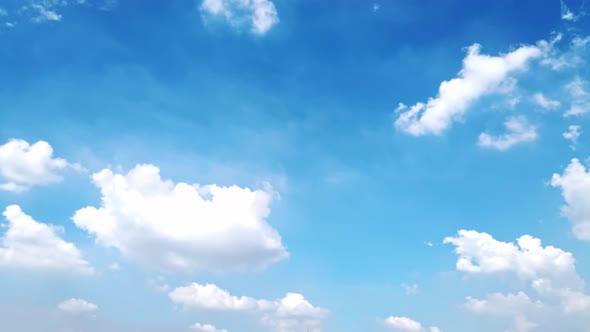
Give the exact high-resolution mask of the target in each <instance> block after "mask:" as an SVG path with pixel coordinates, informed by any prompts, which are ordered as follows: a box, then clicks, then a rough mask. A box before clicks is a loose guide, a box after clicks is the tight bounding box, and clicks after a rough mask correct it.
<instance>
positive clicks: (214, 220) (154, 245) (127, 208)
mask: <svg viewBox="0 0 590 332" xmlns="http://www.w3.org/2000/svg"><path fill="white" fill-rule="evenodd" d="M159 172H160V170H159V169H158V168H157V167H155V166H153V165H138V166H136V167H135V168H134V169H133V170H131V171H130V172H129V173H127V174H126V175H122V174H114V173H113V172H112V171H111V170H109V169H105V170H103V171H101V172H98V173H96V174H94V175H93V176H92V178H93V180H94V183H95V184H96V186H97V187H98V188H100V191H101V193H102V206H101V207H99V208H95V207H85V208H83V209H80V210H78V211H76V213H75V215H74V216H73V221H74V223H75V224H76V225H77V226H78V227H80V228H82V229H84V230H86V231H88V232H89V233H90V234H93V235H94V236H96V239H97V241H98V242H99V243H100V244H102V245H104V246H107V247H113V248H117V249H118V250H120V251H121V253H122V254H123V255H125V256H127V257H130V258H132V259H134V260H137V261H138V262H140V263H141V264H143V265H145V266H149V267H154V268H158V269H163V270H184V271H192V270H211V271H226V270H243V269H249V268H263V267H265V266H267V265H269V264H272V263H275V262H278V261H281V260H283V259H285V258H287V257H288V253H287V251H286V249H285V247H284V245H283V243H282V241H281V237H280V235H279V234H278V232H277V231H276V230H275V229H273V228H272V227H271V226H270V225H269V224H268V223H267V222H266V218H267V217H268V215H269V213H270V208H269V205H270V203H271V201H272V193H270V192H267V191H263V190H254V191H253V190H250V189H248V188H240V187H237V186H232V187H219V186H217V185H206V186H200V185H197V184H193V185H191V184H187V183H183V182H180V183H178V184H176V185H175V184H174V183H173V182H172V181H170V180H163V179H162V178H161V177H160V173H159Z"/></svg>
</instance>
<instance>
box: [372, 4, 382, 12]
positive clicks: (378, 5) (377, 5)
mask: <svg viewBox="0 0 590 332" xmlns="http://www.w3.org/2000/svg"><path fill="white" fill-rule="evenodd" d="M379 9H381V5H380V4H378V3H376V2H375V3H374V4H373V13H376V12H378V11H379Z"/></svg>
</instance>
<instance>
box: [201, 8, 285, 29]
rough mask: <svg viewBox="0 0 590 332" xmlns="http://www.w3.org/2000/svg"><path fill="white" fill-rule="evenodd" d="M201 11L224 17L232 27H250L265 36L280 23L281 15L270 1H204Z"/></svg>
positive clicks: (209, 14)
mask: <svg viewBox="0 0 590 332" xmlns="http://www.w3.org/2000/svg"><path fill="white" fill-rule="evenodd" d="M201 11H202V12H203V13H204V14H206V15H208V16H214V17H222V18H224V19H225V20H226V21H227V22H229V23H230V24H231V25H233V26H236V27H239V26H242V25H244V24H247V25H249V26H250V28H251V30H252V32H254V33H256V34H260V35H263V34H265V33H267V32H268V31H269V30H270V29H271V28H272V27H273V26H275V25H276V24H277V23H279V15H278V13H277V9H276V7H275V5H274V3H273V2H272V1H270V0H203V2H202V3H201Z"/></svg>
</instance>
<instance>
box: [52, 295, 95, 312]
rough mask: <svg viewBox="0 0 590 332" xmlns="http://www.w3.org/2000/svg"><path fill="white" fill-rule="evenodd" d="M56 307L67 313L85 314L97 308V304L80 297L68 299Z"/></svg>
mask: <svg viewBox="0 0 590 332" xmlns="http://www.w3.org/2000/svg"><path fill="white" fill-rule="evenodd" d="M57 308H58V309H59V310H61V311H63V312H65V313H68V314H86V313H92V312H95V311H97V310H98V306H97V305H96V304H94V303H91V302H88V301H86V300H82V299H74V298H72V299H68V300H65V301H63V302H61V303H60V304H58V306H57Z"/></svg>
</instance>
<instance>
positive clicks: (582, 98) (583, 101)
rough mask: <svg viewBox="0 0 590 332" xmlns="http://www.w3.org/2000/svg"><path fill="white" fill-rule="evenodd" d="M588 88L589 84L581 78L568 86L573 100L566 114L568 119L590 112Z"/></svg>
mask: <svg viewBox="0 0 590 332" xmlns="http://www.w3.org/2000/svg"><path fill="white" fill-rule="evenodd" d="M587 86H588V82H587V81H585V80H582V79H580V78H576V79H575V80H574V81H572V82H571V83H569V84H568V85H567V86H566V89H567V90H568V91H569V93H570V95H571V98H572V102H571V105H570V108H569V109H568V110H567V111H566V112H565V116H566V117H567V116H572V115H582V114H585V113H587V112H589V111H590V93H588V90H587Z"/></svg>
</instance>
